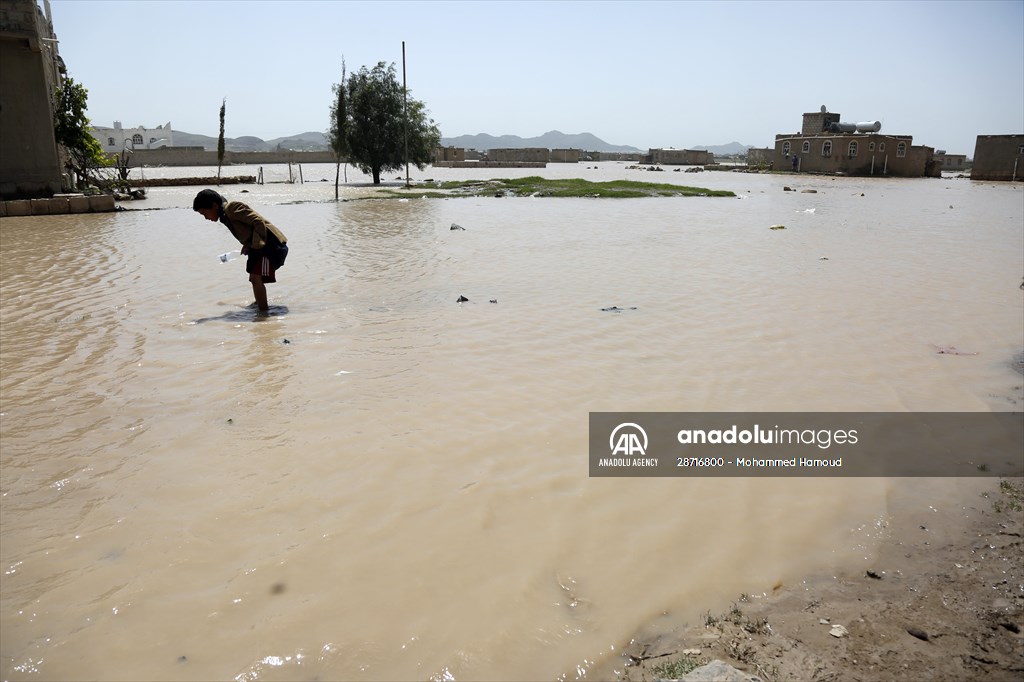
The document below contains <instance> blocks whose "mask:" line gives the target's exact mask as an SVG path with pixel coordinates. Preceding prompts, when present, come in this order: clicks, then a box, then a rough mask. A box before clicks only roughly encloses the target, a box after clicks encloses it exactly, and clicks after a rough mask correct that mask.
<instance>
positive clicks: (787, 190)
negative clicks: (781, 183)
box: [782, 185, 793, 192]
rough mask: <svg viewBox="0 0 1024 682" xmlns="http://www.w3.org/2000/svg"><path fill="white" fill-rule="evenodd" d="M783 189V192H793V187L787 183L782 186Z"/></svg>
mask: <svg viewBox="0 0 1024 682" xmlns="http://www.w3.org/2000/svg"><path fill="white" fill-rule="evenodd" d="M782 191H783V192H792V191H793V188H792V187H790V186H789V185H786V186H785V187H783V188H782Z"/></svg>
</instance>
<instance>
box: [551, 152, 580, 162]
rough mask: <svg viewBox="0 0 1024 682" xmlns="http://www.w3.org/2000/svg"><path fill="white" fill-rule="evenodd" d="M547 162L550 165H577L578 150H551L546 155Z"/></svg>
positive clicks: (578, 160)
mask: <svg viewBox="0 0 1024 682" xmlns="http://www.w3.org/2000/svg"><path fill="white" fill-rule="evenodd" d="M548 161H550V162H551V163H579V162H580V150H579V149H552V150H551V152H550V153H549V154H548Z"/></svg>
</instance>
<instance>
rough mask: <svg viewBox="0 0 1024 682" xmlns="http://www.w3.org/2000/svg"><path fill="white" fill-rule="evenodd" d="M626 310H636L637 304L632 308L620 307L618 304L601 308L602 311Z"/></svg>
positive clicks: (615, 311) (619, 311) (618, 311)
mask: <svg viewBox="0 0 1024 682" xmlns="http://www.w3.org/2000/svg"><path fill="white" fill-rule="evenodd" d="M624 310H636V306H632V307H630V308H620V307H619V306H617V305H613V306H611V307H610V308H601V312H603V313H621V312H622V311H624Z"/></svg>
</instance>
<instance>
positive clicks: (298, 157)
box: [128, 147, 336, 168]
mask: <svg viewBox="0 0 1024 682" xmlns="http://www.w3.org/2000/svg"><path fill="white" fill-rule="evenodd" d="M335 160H336V159H335V156H334V152H294V151H279V152H278V151H273V152H227V151H226V152H224V165H225V166H230V165H235V164H247V165H259V164H264V165H268V166H269V165H271V164H275V163H334V162H335ZM128 165H129V167H130V168H138V167H139V166H216V165H217V152H216V151H213V150H210V151H206V150H204V149H203V148H202V147H165V148H163V149H138V150H136V151H135V152H134V153H133V154H131V155H130V157H129V161H128Z"/></svg>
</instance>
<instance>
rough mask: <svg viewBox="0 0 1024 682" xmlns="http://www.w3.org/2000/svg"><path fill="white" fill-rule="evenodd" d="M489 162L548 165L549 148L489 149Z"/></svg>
mask: <svg viewBox="0 0 1024 682" xmlns="http://www.w3.org/2000/svg"><path fill="white" fill-rule="evenodd" d="M486 160H487V161H498V162H509V161H513V162H519V161H525V162H530V163H547V162H548V150H547V147H524V148H522V149H488V150H487V159H486Z"/></svg>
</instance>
